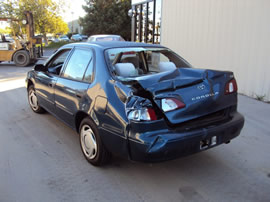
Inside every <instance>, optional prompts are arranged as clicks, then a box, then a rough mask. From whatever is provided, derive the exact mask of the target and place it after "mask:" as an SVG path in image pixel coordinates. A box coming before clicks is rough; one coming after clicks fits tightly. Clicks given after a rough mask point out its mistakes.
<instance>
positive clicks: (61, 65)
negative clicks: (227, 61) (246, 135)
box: [26, 42, 244, 166]
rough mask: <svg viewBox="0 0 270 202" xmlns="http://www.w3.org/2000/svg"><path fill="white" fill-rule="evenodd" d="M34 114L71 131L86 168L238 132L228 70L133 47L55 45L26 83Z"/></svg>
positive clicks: (171, 152) (209, 143) (207, 144)
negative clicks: (195, 65)
mask: <svg viewBox="0 0 270 202" xmlns="http://www.w3.org/2000/svg"><path fill="white" fill-rule="evenodd" d="M26 86H27V92H28V101H29V105H30V107H31V109H32V110H33V111H34V112H36V113H42V112H44V111H48V112H50V113H51V114H53V115H54V116H56V117H57V118H58V119H60V120H62V121H63V122H65V123H66V124H67V125H69V126H70V127H72V128H73V129H74V130H76V131H77V132H78V133H79V140H80V146H81V149H82V153H83V155H84V156H85V158H86V159H87V161H89V162H90V163H91V164H93V165H97V166H98V165H102V164H103V163H105V162H107V161H108V159H109V158H110V157H111V154H113V155H117V156H120V157H124V158H127V159H131V160H135V161H144V162H157V161H164V160H169V159H175V158H178V157H181V156H186V155H190V154H193V153H197V152H200V151H204V150H207V149H210V148H212V147H215V146H217V145H220V144H222V143H229V142H230V141H231V140H232V139H233V138H235V137H237V136H238V135H239V134H240V131H241V129H242V128H243V125H244V117H243V116H242V115H241V114H240V113H239V112H238V111H237V83H236V80H235V78H234V75H233V73H232V72H229V71H215V70H209V69H195V68H193V67H191V65H190V64H189V63H188V62H186V61H185V60H184V59H183V58H181V57H180V56H178V55H177V54H176V53H174V52H173V51H171V50H170V49H168V48H166V47H163V46H160V45H154V44H144V43H133V42H93V43H77V44H76V43H75V44H68V45H65V46H63V47H61V48H60V49H59V50H58V51H57V52H55V53H54V54H53V55H52V56H51V57H50V58H49V59H48V61H47V62H46V63H45V64H44V65H41V64H38V65H36V66H35V68H34V70H32V71H30V72H28V74H27V78H26Z"/></svg>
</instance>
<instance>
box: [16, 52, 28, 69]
mask: <svg viewBox="0 0 270 202" xmlns="http://www.w3.org/2000/svg"><path fill="white" fill-rule="evenodd" d="M13 61H14V62H15V64H16V66H19V67H25V66H27V65H29V64H30V62H31V60H30V55H29V52H28V51H26V50H19V51H17V52H16V53H15V54H14V56H13Z"/></svg>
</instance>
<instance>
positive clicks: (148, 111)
mask: <svg viewBox="0 0 270 202" xmlns="http://www.w3.org/2000/svg"><path fill="white" fill-rule="evenodd" d="M128 119H130V120H134V121H154V120H157V116H156V113H155V111H154V109H152V108H141V109H134V110H131V111H130V112H129V114H128Z"/></svg>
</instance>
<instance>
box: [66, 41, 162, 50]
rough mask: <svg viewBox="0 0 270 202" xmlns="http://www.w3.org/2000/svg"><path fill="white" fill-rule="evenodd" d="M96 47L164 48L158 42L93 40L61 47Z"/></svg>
mask: <svg viewBox="0 0 270 202" xmlns="http://www.w3.org/2000/svg"><path fill="white" fill-rule="evenodd" d="M74 46H77V47H93V46H95V47H98V48H101V49H104V50H105V49H109V48H128V47H149V48H150V47H153V48H154V47H159V48H165V47H164V46H161V45H159V44H148V43H139V42H128V41H106V42H104V41H95V42H81V43H72V44H67V45H65V46H63V47H74Z"/></svg>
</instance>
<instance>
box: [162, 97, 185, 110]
mask: <svg viewBox="0 0 270 202" xmlns="http://www.w3.org/2000/svg"><path fill="white" fill-rule="evenodd" d="M184 107H186V105H185V103H183V102H181V101H180V100H178V99H176V98H163V99H162V100H161V108H162V110H163V111H164V112H169V111H173V110H176V109H181V108H184Z"/></svg>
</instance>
